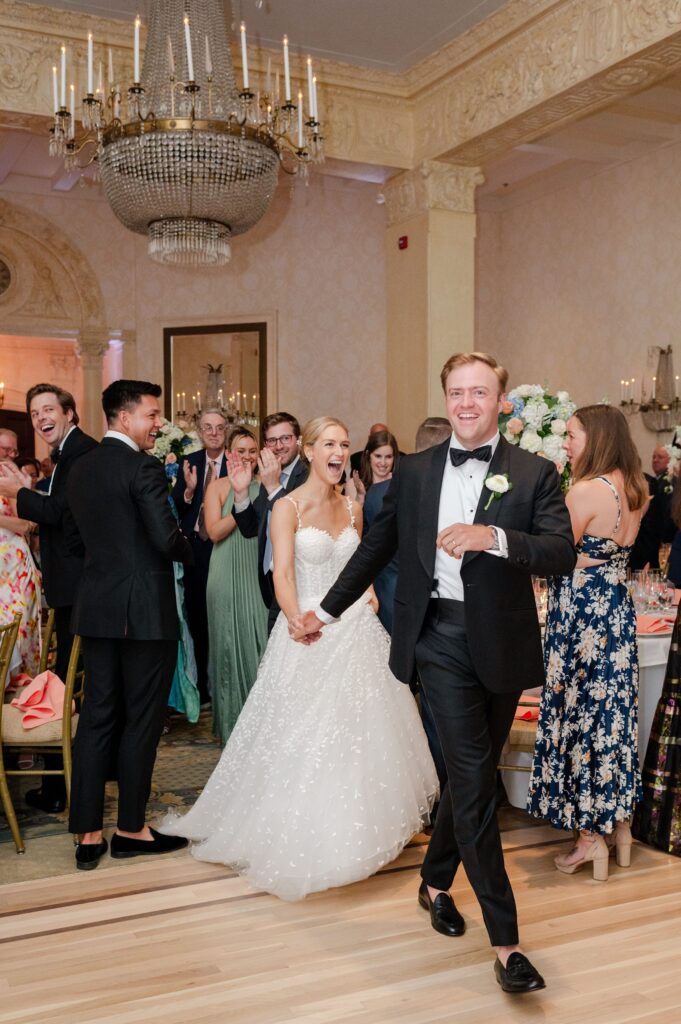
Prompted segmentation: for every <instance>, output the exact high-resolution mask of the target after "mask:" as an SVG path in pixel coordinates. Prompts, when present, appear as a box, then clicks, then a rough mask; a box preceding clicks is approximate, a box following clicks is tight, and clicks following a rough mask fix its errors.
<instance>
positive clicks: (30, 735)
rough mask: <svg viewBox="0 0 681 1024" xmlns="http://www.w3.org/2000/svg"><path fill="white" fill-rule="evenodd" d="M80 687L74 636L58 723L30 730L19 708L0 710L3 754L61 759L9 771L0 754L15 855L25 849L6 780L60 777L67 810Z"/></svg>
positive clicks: (1, 783)
mask: <svg viewBox="0 0 681 1024" xmlns="http://www.w3.org/2000/svg"><path fill="white" fill-rule="evenodd" d="M0 650H1V648H0ZM1 671H2V662H1V661H0V672H1ZM83 687H84V673H83V670H82V667H81V665H80V637H79V636H76V637H74V639H73V647H72V649H71V657H70V659H69V668H68V671H67V673H66V680H65V683H64V712H63V718H62V719H61V720H57V721H54V722H46V723H45V724H44V725H38V726H36V727H35V728H33V729H24V727H23V725H22V724H21V723H22V718H23V715H22V713H21V711H20V710H19V709H18V708H13V707H11V706H10V705H9V704H5V705H3V706H2V708H0V735H1V736H2V751H3V752H4V751H5V750H12V751H18V750H27V749H28V750H30V751H31V752H32V753H41V754H42V753H54V752H55V751H58V750H61V753H62V758H63V767H62V768H53V769H50V770H46V769H41V768H31V769H28V770H23V771H22V770H21V769H11V770H10V769H7V768H5V767H4V759H3V757H2V753H0V791H1V792H2V801H3V804H4V807H5V814H6V815H7V820H8V822H9V825H10V829H11V831H12V836H13V838H14V845H15V846H16V849H17V853H24V851H25V846H24V843H23V840H22V838H21V832H20V831H19V826H18V824H17V820H16V815H15V813H14V807H13V806H12V801H11V798H10V794H9V789H8V786H7V778H6V777H7V776H10V775H19V776H22V777H23V776H32V775H36V776H43V775H63V776H64V783H65V786H66V804H67V809H68V804H69V799H70V795H71V775H72V764H73V760H72V745H73V737H74V736H75V734H76V728H77V727H78V717H79V713H78V712H77V711H75V709H74V702H77V704H76V706H77V707H80V702H81V701H82V699H83Z"/></svg>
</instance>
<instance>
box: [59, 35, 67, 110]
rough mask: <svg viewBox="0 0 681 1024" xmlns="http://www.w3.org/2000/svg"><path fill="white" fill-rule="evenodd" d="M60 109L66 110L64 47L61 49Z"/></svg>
mask: <svg viewBox="0 0 681 1024" xmlns="http://www.w3.org/2000/svg"><path fill="white" fill-rule="evenodd" d="M60 105H61V107H62V108H63V109H66V47H65V46H64V45H63V43H62V48H61V104H60Z"/></svg>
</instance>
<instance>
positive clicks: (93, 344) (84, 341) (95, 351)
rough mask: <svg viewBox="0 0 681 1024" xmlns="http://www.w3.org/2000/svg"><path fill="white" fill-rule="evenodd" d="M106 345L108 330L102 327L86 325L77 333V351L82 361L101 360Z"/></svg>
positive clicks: (107, 344) (107, 342)
mask: <svg viewBox="0 0 681 1024" xmlns="http://www.w3.org/2000/svg"><path fill="white" fill-rule="evenodd" d="M108 347H109V332H108V331H106V330H104V329H103V328H98V327H94V328H92V327H87V328H85V329H83V330H82V331H80V332H79V334H78V341H77V351H78V355H79V356H80V358H81V359H82V360H83V361H87V360H99V361H100V362H101V360H102V358H103V357H104V355H105V354H106V351H107V349H108Z"/></svg>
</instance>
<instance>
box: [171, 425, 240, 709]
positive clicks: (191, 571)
mask: <svg viewBox="0 0 681 1024" xmlns="http://www.w3.org/2000/svg"><path fill="white" fill-rule="evenodd" d="M197 430H198V434H199V437H200V438H201V443H202V444H203V449H202V450H201V451H200V452H193V453H192V454H191V455H187V456H186V457H185V458H183V459H182V462H181V463H180V470H179V473H178V475H177V483H176V484H175V487H174V489H173V501H174V502H175V507H176V509H177V514H178V515H179V517H180V526H181V528H182V532H183V533H184V535H185V537H187V538H188V540H189V543H190V544H191V546H192V550H193V552H194V565H193V566H185V571H184V592H185V598H186V605H187V620H188V623H189V629H190V631H191V634H192V639H193V641H194V654H195V657H196V669H197V675H198V686H199V694H200V696H201V703H202V704H203V703H206V702H207V701H208V699H209V698H208V678H207V673H208V613H207V610H206V586H207V583H208V568H209V565H210V556H211V552H212V550H213V542H212V541H211V539H210V538H209V536H208V533H207V532H206V527H205V525H204V521H203V499H204V496H205V493H206V489H207V487H208V484H209V483H210V482H211V480H215V479H216V478H217V477H222V476H226V475H227V463H226V462H225V437H226V430H227V422H226V420H225V417H224V416H223V415H222V413H221V412H220V410H219V409H207V410H206V411H205V412H203V413H202V414H201V419H200V420H199V424H198V427H197Z"/></svg>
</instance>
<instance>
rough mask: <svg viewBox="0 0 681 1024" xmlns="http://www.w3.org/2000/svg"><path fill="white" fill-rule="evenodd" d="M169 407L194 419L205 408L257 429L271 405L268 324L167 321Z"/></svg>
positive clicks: (176, 416) (169, 415)
mask: <svg viewBox="0 0 681 1024" xmlns="http://www.w3.org/2000/svg"><path fill="white" fill-rule="evenodd" d="M163 357H164V388H163V393H164V413H165V416H166V419H168V420H171V421H172V422H175V423H177V422H178V421H179V420H183V421H185V422H187V423H189V424H191V425H194V424H195V423H196V422H197V420H198V417H199V416H200V414H201V411H202V410H204V409H222V411H223V413H224V414H225V416H226V417H227V420H228V422H229V423H230V424H232V425H234V426H237V425H239V424H243V425H244V426H247V427H249V428H250V429H253V430H257V429H258V428H259V426H260V423H261V421H262V419H263V417H264V416H266V415H267V410H266V409H265V408H264V405H265V403H266V395H267V378H266V372H267V371H266V368H267V324H266V323H245V324H215V325H213V326H210V327H167V328H165V329H164V331H163Z"/></svg>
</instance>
